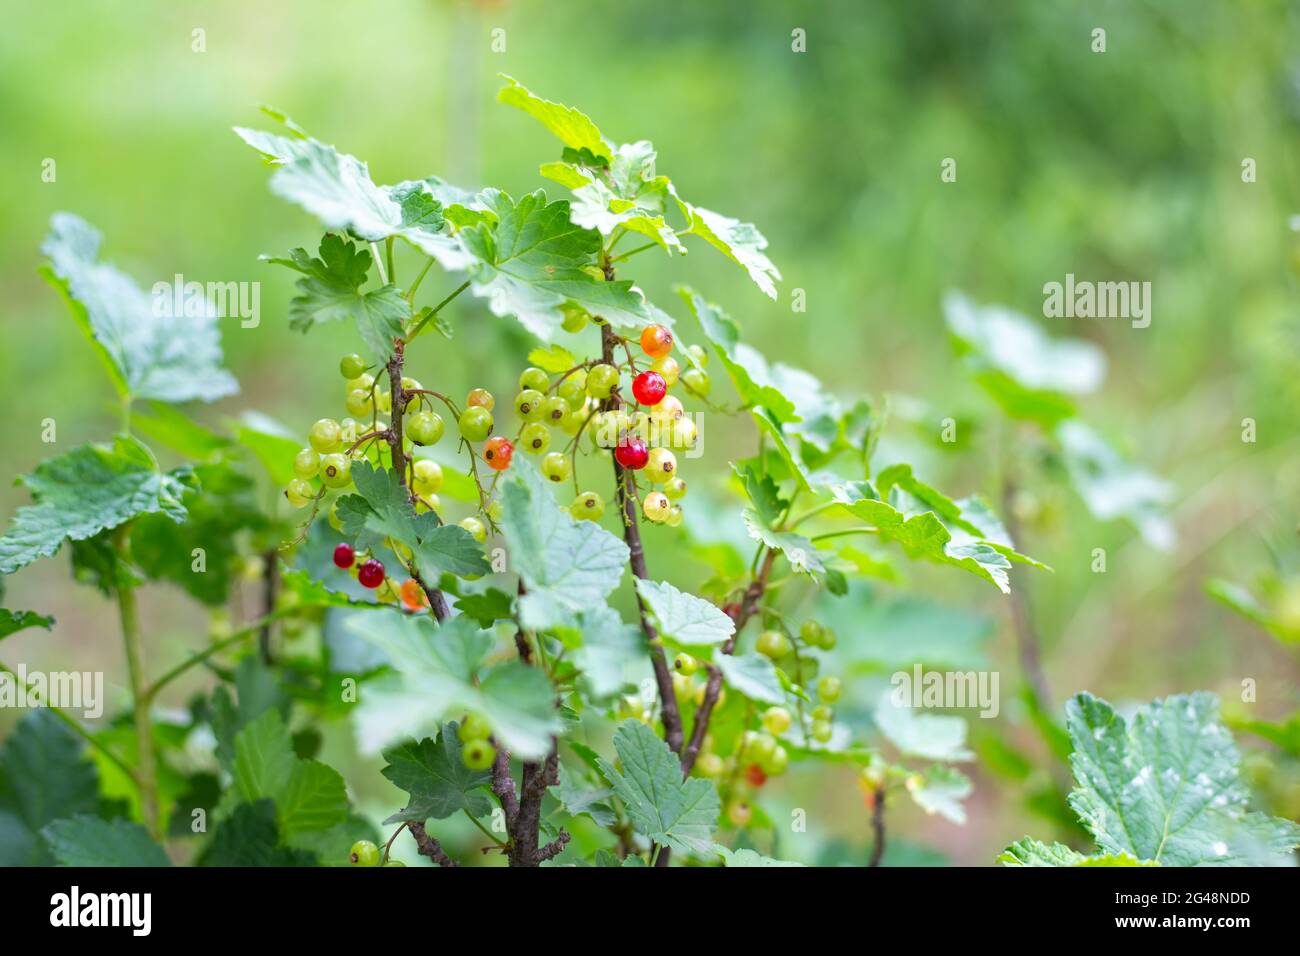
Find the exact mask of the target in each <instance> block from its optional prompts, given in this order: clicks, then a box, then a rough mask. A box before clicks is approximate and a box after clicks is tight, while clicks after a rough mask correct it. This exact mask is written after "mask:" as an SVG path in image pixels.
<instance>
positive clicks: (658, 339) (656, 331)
mask: <svg viewBox="0 0 1300 956" xmlns="http://www.w3.org/2000/svg"><path fill="white" fill-rule="evenodd" d="M641 350H642V351H643V352H645V354H646V355H648V356H650V357H651V358H659V357H660V356H662V355H667V354H668V353H669V352H671V351H672V350H673V334H672V333H671V332H669V331H668V330H667V329H666V328H664V327H663V326H662V325H647V326H646V327H645V328H644V329H642V330H641Z"/></svg>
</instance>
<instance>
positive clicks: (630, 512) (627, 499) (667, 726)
mask: <svg viewBox="0 0 1300 956" xmlns="http://www.w3.org/2000/svg"><path fill="white" fill-rule="evenodd" d="M606 271H607V273H608V274H610V275H612V270H610V269H608V267H607V269H606ZM616 340H617V337H616V336H615V335H614V330H613V329H611V328H610V327H609V323H608V322H607V323H605V324H603V325H602V326H601V327H600V341H601V347H602V351H603V354H604V360H605V361H606V362H607V363H611V364H612V362H613V358H614V346H615V343H616ZM617 391H618V390H617V388H615V389H614V390H613V391H611V392H610V397H609V398H607V399H606V400H605V403H604V407H605V408H606V409H610V408H614V407H615V406H616V405H617V403H618V397H617V395H616V394H615V393H616V392H617ZM631 485H632V473H631V472H630V471H628V470H627V469H625V468H624V467H623V466H622V465H620V464H619V463H618V459H617V458H615V459H614V488H615V497H616V498H617V500H618V506H619V511H620V512H621V513H622V516H623V538H624V540H625V541H626V542H627V549H628V552H629V558H628V563H629V564H630V565H631V567H632V574H633V575H635V576H636V577H638V578H641V579H642V580H648V579H649V577H650V575H649V573H648V572H647V571H646V563H645V548H644V547H643V546H642V544H641V526H640V524H639V522H638V518H637V512H636V497H635V495H633V494H632V492H631V490H630V489H631ZM636 606H637V612H638V614H639V615H640V618H641V630H642V631H643V632H644V633H645V636H646V640H647V641H648V642H649V644H650V664H651V666H652V667H653V668H654V672H655V684H657V685H658V688H659V707H660V716H661V717H662V719H663V722H664V738H665V740H666V741H667V743H668V746H669V747H670V748H671V749H672V751H673V753H678V754H679V753H681V752H682V742H683V734H682V717H681V712H680V711H679V710H678V708H677V693H676V691H674V690H673V675H672V672H671V671H670V670H669V668H668V660H667V657H666V656H665V655H664V649H663V645H662V644H661V643H659V635H658V633H657V632H656V631H655V627H654V625H653V624H651V623H650V616H649V614H648V613H647V612H646V606H645V602H644V601H642V600H641V594H640V592H639V591H638V592H637V596H636ZM663 855H664V854H660V856H661V857H662V856H663Z"/></svg>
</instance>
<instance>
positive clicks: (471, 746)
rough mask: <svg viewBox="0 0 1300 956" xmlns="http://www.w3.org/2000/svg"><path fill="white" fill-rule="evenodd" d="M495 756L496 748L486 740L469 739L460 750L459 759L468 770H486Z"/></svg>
mask: <svg viewBox="0 0 1300 956" xmlns="http://www.w3.org/2000/svg"><path fill="white" fill-rule="evenodd" d="M496 756H497V751H496V748H495V747H493V746H492V745H491V744H490V743H488V742H487V741H486V740H470V741H469V742H467V743H466V744H465V746H464V748H463V749H462V750H461V752H460V761H461V763H463V764H464V765H465V766H466V767H468V768H469V769H470V770H486V769H487V768H488V767H490V766H492V761H494V760H496Z"/></svg>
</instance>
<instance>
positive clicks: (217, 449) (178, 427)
mask: <svg viewBox="0 0 1300 956" xmlns="http://www.w3.org/2000/svg"><path fill="white" fill-rule="evenodd" d="M148 408H149V414H146V413H145V412H144V411H143V410H142V408H141V406H139V405H137V406H136V407H135V408H134V409H132V411H131V427H132V428H133V429H134V430H135V431H138V432H140V433H142V434H143V435H145V436H146V437H147V438H149V439H150V440H152V441H154V442H157V443H158V444H159V445H161V446H163V447H164V448H170V449H171V450H172V451H174V452H176V453H178V454H179V455H181V456H182V457H184V458H189V459H193V460H195V461H208V460H209V459H211V458H213V457H215V456H216V455H218V454H219V453H221V452H223V451H225V450H226V449H227V448H229V447H230V445H231V441H230V439H229V438H227V437H226V436H225V435H219V434H217V433H216V432H214V431H212V430H211V429H210V428H207V427H205V426H203V425H200V424H199V423H198V422H196V421H194V419H192V418H190V417H189V416H188V415H186V414H185V413H184V412H182V411H180V410H179V409H176V408H173V407H172V406H171V405H166V404H164V403H162V402H158V401H152V402H149V403H148Z"/></svg>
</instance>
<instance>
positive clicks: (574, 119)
mask: <svg viewBox="0 0 1300 956" xmlns="http://www.w3.org/2000/svg"><path fill="white" fill-rule="evenodd" d="M500 76H501V78H502V79H503V80H505V81H506V82H508V83H509V84H510V85H509V86H506V87H502V89H501V91H500V92H499V93H497V99H498V100H499V101H500V102H502V103H505V104H507V105H508V106H513V107H515V108H516V109H520V110H523V111H524V112H525V113H527V114H528V115H529V116H531V117H533V118H534V119H536V120H537V121H538V122H540V123H541V124H542V125H543V126H545V127H546V128H547V129H548V130H550V132H551V133H552V134H554V135H555V137H556V138H557V139H559V141H560V142H562V143H563V144H564V145H565V146H568V147H569V148H570V149H573V150H578V151H581V150H586V151H587V153H588V154H589V155H590V156H592V157H593V158H594V159H595V160H597V161H599V160H602V159H603V160H604V161H605V164H606V165H608V163H609V159H610V154H611V148H610V145H609V143H608V142H606V140H605V137H604V136H602V135H601V133H600V130H599V129H598V128H597V126H596V124H595V123H593V122H592V121H591V119H590V118H589V117H588V116H587V115H586V114H584V113H582V112H581V111H580V110H576V109H574V108H573V107H571V106H565V105H564V104H563V103H553V102H551V101H550V100H544V99H542V98H541V97H540V96H537V95H536V94H534V93H532V92H531V91H530V90H529V89H528V88H527V87H526V86H524V85H523V84H521V83H520V82H519V81H518V80H516V79H515V78H514V77H512V76H507V75H505V74H504V73H503V74H500Z"/></svg>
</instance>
